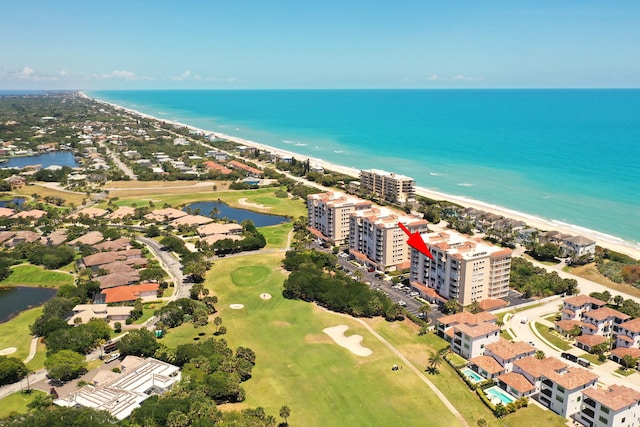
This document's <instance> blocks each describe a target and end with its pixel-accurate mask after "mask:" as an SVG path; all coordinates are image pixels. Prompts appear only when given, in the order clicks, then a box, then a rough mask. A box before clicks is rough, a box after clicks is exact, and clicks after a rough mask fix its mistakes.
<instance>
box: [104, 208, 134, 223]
mask: <svg viewBox="0 0 640 427" xmlns="http://www.w3.org/2000/svg"><path fill="white" fill-rule="evenodd" d="M135 213H136V210H135V208H132V207H130V206H120V207H118V209H116V210H115V211H113V212H111V213H110V214H108V215H107V216H106V218H107V219H109V220H114V219H125V218H127V217H133V215H135Z"/></svg>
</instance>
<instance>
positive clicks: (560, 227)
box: [79, 92, 640, 260]
mask: <svg viewBox="0 0 640 427" xmlns="http://www.w3.org/2000/svg"><path fill="white" fill-rule="evenodd" d="M79 93H80V95H81V96H83V97H85V98H87V99H92V100H94V101H96V102H99V103H103V104H106V105H109V106H111V107H113V108H116V109H119V110H123V111H126V112H129V113H131V114H134V115H138V116H140V117H144V118H147V119H151V120H155V121H159V122H165V123H171V124H174V125H177V126H184V127H186V128H188V129H191V130H196V131H200V132H203V133H205V134H206V133H210V134H214V135H216V136H217V137H219V138H221V139H227V140H229V141H232V142H235V143H237V144H241V145H246V146H250V147H255V148H258V149H261V150H265V151H269V152H272V153H276V154H280V155H285V156H296V157H303V158H305V159H307V158H308V159H309V160H310V161H311V162H313V163H315V164H317V165H319V166H322V167H323V168H324V169H328V170H332V171H335V172H339V173H342V174H344V175H349V176H353V177H354V178H358V177H359V176H360V170H359V169H355V168H350V167H346V166H341V165H337V164H334V163H329V162H327V161H325V160H323V159H319V158H315V157H310V156H306V155H304V156H303V155H301V154H300V153H295V152H293V151H288V150H283V149H280V148H276V147H272V146H269V145H265V144H262V143H259V142H255V141H251V140H247V139H244V138H240V137H236V136H233V135H227V134H224V133H220V132H214V131H211V130H206V129H202V128H198V127H196V126H191V125H188V124H186V123H181V122H177V121H175V120H167V119H162V118H158V117H155V116H152V115H150V114H146V113H143V112H140V111H137V110H134V109H131V108H126V107H123V106H121V105H117V104H113V103H111V102H108V101H104V100H101V99H97V98H92V97H90V96H88V95H86V94H85V93H84V92H79ZM416 194H417V195H419V196H423V197H427V198H430V199H435V200H444V201H448V202H453V203H456V204H459V205H461V206H464V207H471V208H475V209H479V210H483V211H487V212H491V213H494V214H497V215H502V216H504V217H507V218H512V219H515V220H518V221H523V222H525V223H526V224H527V225H528V226H530V227H534V228H537V229H539V230H541V231H550V230H557V231H559V232H561V233H565V234H572V235H575V234H579V235H582V236H584V237H588V238H590V239H592V240H595V241H596V245H598V246H601V247H603V248H606V249H610V250H613V251H616V252H620V253H623V254H626V255H628V256H631V257H632V258H634V259H636V260H640V242H631V241H627V240H624V239H622V238H620V237H616V236H612V235H609V234H606V233H602V232H600V231H597V230H593V229H589V228H586V227H582V226H579V225H575V224H568V223H565V222H562V221H558V220H554V219H546V218H541V217H538V216H535V215H532V214H527V213H524V212H519V211H515V210H512V209H509V208H506V207H503V206H498V205H493V204H491V203H487V202H483V201H480V200H475V199H470V198H468V197H464V196H455V195H451V194H446V193H441V192H438V191H435V190H431V189H428V188H425V187H418V186H416Z"/></svg>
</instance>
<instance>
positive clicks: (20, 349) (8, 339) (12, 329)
mask: <svg viewBox="0 0 640 427" xmlns="http://www.w3.org/2000/svg"><path fill="white" fill-rule="evenodd" d="M42 310H43V308H42V307H36V308H32V309H31V310H26V311H23V312H22V313H20V314H18V315H17V316H16V317H14V318H13V319H11V320H9V321H8V322H5V323H1V324H0V349H2V348H6V347H15V348H16V349H17V350H16V352H15V353H13V354H11V355H10V356H12V357H17V358H18V359H20V360H24V359H25V358H26V357H27V356H28V355H29V346H30V345H31V338H32V336H31V332H30V331H29V325H31V324H32V323H33V322H34V321H35V320H36V318H37V317H38V316H40V314H42Z"/></svg>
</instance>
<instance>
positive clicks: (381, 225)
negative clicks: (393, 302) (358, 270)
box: [349, 208, 427, 271]
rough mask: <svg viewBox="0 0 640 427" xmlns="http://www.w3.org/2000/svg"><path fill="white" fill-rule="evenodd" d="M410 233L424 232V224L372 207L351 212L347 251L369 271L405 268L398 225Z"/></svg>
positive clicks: (405, 250) (402, 235)
mask: <svg viewBox="0 0 640 427" xmlns="http://www.w3.org/2000/svg"><path fill="white" fill-rule="evenodd" d="M399 222H401V223H402V224H404V225H405V226H406V227H407V229H408V230H409V231H410V232H412V233H413V232H421V233H422V232H426V231H427V221H425V220H424V219H422V218H418V217H417V216H413V215H404V214H401V213H399V212H397V211H393V210H390V209H386V208H372V209H367V210H359V211H355V212H352V213H351V216H350V231H349V252H350V253H351V255H353V256H354V257H355V258H356V259H357V260H359V261H360V262H362V263H363V264H365V265H367V266H369V267H370V268H375V269H377V270H380V271H386V270H396V269H403V268H409V267H410V265H411V263H410V260H409V255H410V251H409V245H407V235H406V234H405V233H404V232H403V231H402V229H401V228H400V226H399V225H398V223H399Z"/></svg>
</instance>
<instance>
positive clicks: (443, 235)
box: [411, 231, 511, 305]
mask: <svg viewBox="0 0 640 427" xmlns="http://www.w3.org/2000/svg"><path fill="white" fill-rule="evenodd" d="M422 239H423V240H424V242H425V243H426V244H427V246H428V247H429V250H430V251H431V254H432V255H433V260H431V259H430V258H428V257H427V256H425V255H424V254H422V253H420V252H418V251H416V250H415V249H412V250H411V284H412V286H414V287H415V288H417V289H420V290H421V291H424V290H425V289H427V290H428V288H430V289H434V290H435V291H436V292H437V294H438V295H440V296H441V297H444V298H446V299H454V300H456V301H458V302H459V303H460V304H462V305H468V304H471V303H472V302H474V301H481V300H483V299H486V298H502V297H506V296H507V293H508V291H509V277H510V274H511V250H510V249H507V248H500V247H497V246H493V245H490V244H488V243H484V242H483V241H482V240H480V239H474V238H470V237H468V236H465V235H462V234H460V233H457V232H454V231H446V232H437V233H426V234H422Z"/></svg>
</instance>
